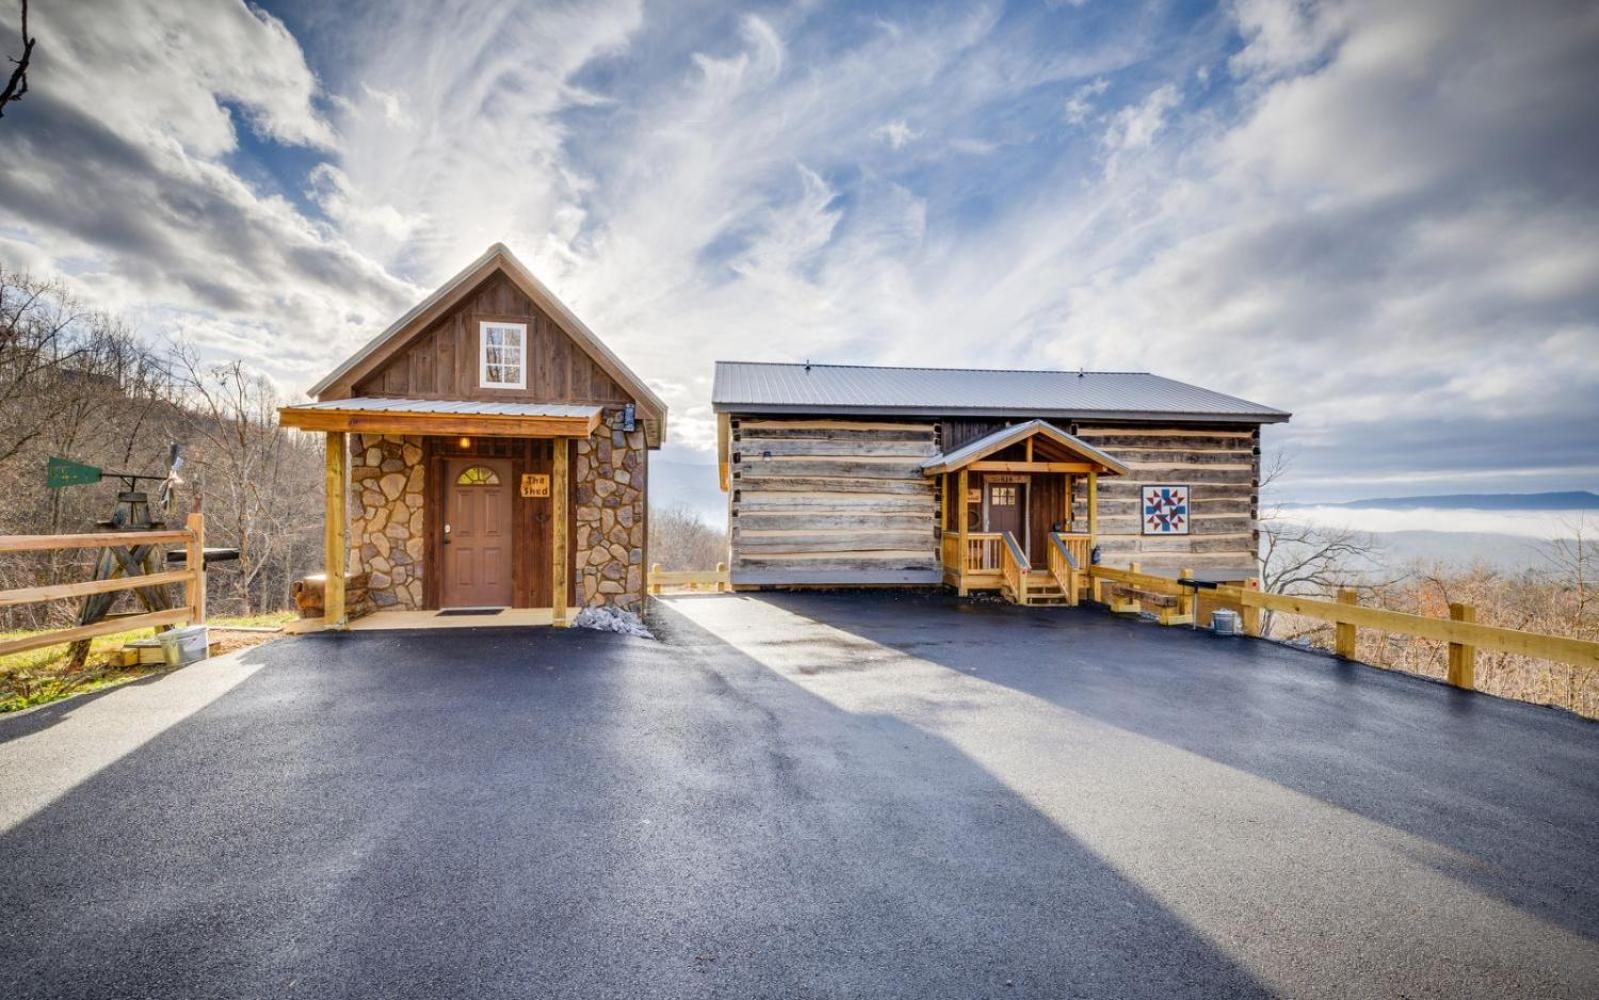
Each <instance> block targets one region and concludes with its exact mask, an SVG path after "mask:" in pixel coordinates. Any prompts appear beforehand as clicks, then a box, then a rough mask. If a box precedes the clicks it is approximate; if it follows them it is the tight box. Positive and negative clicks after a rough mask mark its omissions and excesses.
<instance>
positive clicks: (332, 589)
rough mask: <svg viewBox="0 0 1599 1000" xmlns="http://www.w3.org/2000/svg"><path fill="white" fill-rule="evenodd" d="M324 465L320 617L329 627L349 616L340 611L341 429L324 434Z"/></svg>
mask: <svg viewBox="0 0 1599 1000" xmlns="http://www.w3.org/2000/svg"><path fill="white" fill-rule="evenodd" d="M326 464H327V467H326V475H325V476H324V477H323V480H324V481H323V487H324V489H325V490H326V492H327V498H326V507H325V508H324V510H323V515H322V518H323V524H322V566H323V569H324V570H325V571H326V573H327V579H326V581H325V582H324V583H323V585H322V620H323V622H325V623H326V624H327V626H328V627H329V628H344V627H345V626H346V625H347V624H349V618H348V616H347V615H346V614H345V611H344V559H345V552H346V549H347V545H346V543H345V537H344V518H345V497H344V488H345V487H344V479H345V475H344V473H345V469H344V465H345V438H344V434H343V433H342V432H341V431H329V432H328V435H327V463H326Z"/></svg>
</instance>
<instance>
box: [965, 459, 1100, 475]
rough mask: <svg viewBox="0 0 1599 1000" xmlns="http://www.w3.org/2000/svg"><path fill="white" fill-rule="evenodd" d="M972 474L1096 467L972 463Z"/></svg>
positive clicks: (1057, 463) (1034, 463)
mask: <svg viewBox="0 0 1599 1000" xmlns="http://www.w3.org/2000/svg"><path fill="white" fill-rule="evenodd" d="M967 468H969V469H971V470H972V471H973V472H1089V471H1092V470H1093V469H1095V468H1097V466H1093V465H1089V464H1088V463H1087V462H1033V461H1026V462H998V461H995V462H972V463H971V464H970V465H968V466H967Z"/></svg>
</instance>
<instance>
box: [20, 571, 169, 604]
mask: <svg viewBox="0 0 1599 1000" xmlns="http://www.w3.org/2000/svg"><path fill="white" fill-rule="evenodd" d="M188 582H189V571H188V570H186V569H174V570H168V571H167V572H165V573H150V574H148V575H145V576H117V577H112V578H111V579H109V580H84V581H82V582H79V583H58V584H54V585H52V586H48V587H18V588H17V589H16V590H4V591H0V608H4V607H10V606H11V605H13V604H35V603H38V602H41V601H60V600H64V599H66V598H68V597H87V596H89V595H90V594H109V593H113V592H115V591H118V590H133V589H135V588H139V587H162V586H165V585H167V584H169V583H188Z"/></svg>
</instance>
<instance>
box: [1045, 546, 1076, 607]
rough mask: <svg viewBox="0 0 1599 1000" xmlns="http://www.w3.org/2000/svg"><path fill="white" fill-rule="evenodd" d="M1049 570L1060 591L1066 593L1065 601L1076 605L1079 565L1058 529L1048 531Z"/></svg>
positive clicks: (1073, 605)
mask: <svg viewBox="0 0 1599 1000" xmlns="http://www.w3.org/2000/svg"><path fill="white" fill-rule="evenodd" d="M1049 571H1050V573H1051V574H1053V575H1054V577H1055V582H1056V583H1057V584H1059V585H1060V589H1061V592H1062V593H1064V594H1065V595H1066V603H1067V604H1069V605H1071V606H1072V607H1076V606H1077V590H1078V586H1077V574H1078V572H1079V571H1080V567H1079V566H1078V565H1077V557H1076V556H1074V555H1072V550H1071V549H1069V548H1067V546H1066V540H1065V539H1064V538H1063V537H1061V533H1060V532H1058V531H1051V532H1050V533H1049Z"/></svg>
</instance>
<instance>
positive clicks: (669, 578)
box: [649, 563, 733, 594]
mask: <svg viewBox="0 0 1599 1000" xmlns="http://www.w3.org/2000/svg"><path fill="white" fill-rule="evenodd" d="M732 589H733V583H732V579H731V577H730V575H729V574H728V571H727V563H717V564H716V568H715V569H714V570H709V569H662V568H661V564H660V563H651V564H650V576H649V591H650V593H652V594H662V593H693V592H696V591H707V590H708V591H710V592H712V593H715V594H723V593H727V592H728V591H731V590H732Z"/></svg>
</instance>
